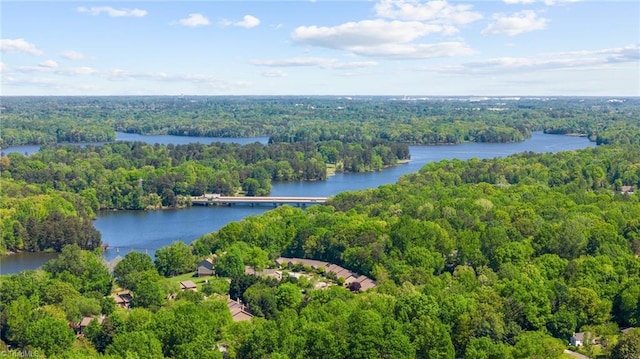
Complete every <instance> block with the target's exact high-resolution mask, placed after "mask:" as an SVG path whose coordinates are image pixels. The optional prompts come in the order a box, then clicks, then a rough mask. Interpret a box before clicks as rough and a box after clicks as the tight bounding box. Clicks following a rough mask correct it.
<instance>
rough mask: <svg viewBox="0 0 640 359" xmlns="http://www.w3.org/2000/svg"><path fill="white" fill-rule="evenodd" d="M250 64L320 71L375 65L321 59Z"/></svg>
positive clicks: (267, 61) (298, 59)
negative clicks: (304, 67) (320, 69)
mask: <svg viewBox="0 0 640 359" xmlns="http://www.w3.org/2000/svg"><path fill="white" fill-rule="evenodd" d="M249 62H250V63H252V64H254V65H258V66H269V67H303V66H308V67H319V68H322V69H354V68H363V67H371V66H375V65H377V63H376V62H374V61H355V62H345V61H340V60H338V59H332V58H321V57H291V58H287V59H280V60H251V61H249Z"/></svg>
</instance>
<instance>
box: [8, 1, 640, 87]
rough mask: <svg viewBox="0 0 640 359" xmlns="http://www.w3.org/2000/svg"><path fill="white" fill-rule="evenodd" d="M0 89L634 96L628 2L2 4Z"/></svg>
mask: <svg viewBox="0 0 640 359" xmlns="http://www.w3.org/2000/svg"><path fill="white" fill-rule="evenodd" d="M0 13H1V23H2V24H1V32H0V34H1V38H2V40H1V50H2V57H1V60H0V61H1V62H0V71H1V73H0V74H1V84H0V85H1V87H0V90H1V94H2V95H132V94H133V95H138V94H139V95H180V94H184V95H408V96H414V95H415V96H417V95H427V96H435V95H461V96H464V95H485V96H492V95H495V96H527V95H531V96H548V95H551V96H560V95H566V96H574V95H588V96H600V95H604V96H640V21H639V17H638V16H639V15H638V14H640V5H639V2H637V1H632V0H622V1H604V0H601V1H576V0H499V1H498V0H495V1H440V0H436V1H424V0H379V1H342V0H331V1H329V0H316V1H308V0H307V1H293V0H287V1H273V0H261V1H251V2H248V1H192V2H177V1H139V2H125V1H111V2H109V1H106V2H97V1H86V2H76V1H60V2H53V1H38V2H35V1H12V0H9V1H2V4H1V11H0Z"/></svg>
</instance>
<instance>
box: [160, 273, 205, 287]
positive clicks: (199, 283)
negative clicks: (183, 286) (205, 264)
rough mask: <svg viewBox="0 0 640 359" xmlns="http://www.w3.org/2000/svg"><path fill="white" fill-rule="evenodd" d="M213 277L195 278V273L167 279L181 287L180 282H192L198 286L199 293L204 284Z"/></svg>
mask: <svg viewBox="0 0 640 359" xmlns="http://www.w3.org/2000/svg"><path fill="white" fill-rule="evenodd" d="M209 278H211V277H194V276H193V272H189V273H185V274H181V275H177V276H175V277H170V278H167V280H168V281H171V282H174V283H176V284H177V285H178V286H180V282H182V281H185V280H190V281H192V282H193V283H195V284H196V285H197V286H198V291H200V290H201V289H202V284H203V283H204V282H205V281H206V280H207V279H209Z"/></svg>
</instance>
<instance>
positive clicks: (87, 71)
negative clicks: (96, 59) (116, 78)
mask: <svg viewBox="0 0 640 359" xmlns="http://www.w3.org/2000/svg"><path fill="white" fill-rule="evenodd" d="M68 73H69V74H72V75H93V74H97V73H98V70H96V69H94V68H91V67H88V66H81V67H74V68H72V69H69V70H68Z"/></svg>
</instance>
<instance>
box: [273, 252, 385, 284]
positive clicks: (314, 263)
mask: <svg viewBox="0 0 640 359" xmlns="http://www.w3.org/2000/svg"><path fill="white" fill-rule="evenodd" d="M276 263H278V265H279V266H280V268H288V269H292V268H293V267H294V266H296V265H301V266H303V267H309V268H311V269H313V270H320V271H323V272H324V273H325V274H329V273H332V274H333V275H335V277H336V278H337V279H342V280H344V285H345V286H346V287H347V288H349V289H351V290H352V291H354V292H364V291H366V290H369V289H371V288H374V287H375V286H376V282H374V281H373V280H372V279H370V278H369V277H367V276H365V275H359V274H357V273H354V272H352V271H350V270H348V269H345V268H343V267H341V266H339V265H337V264H332V263H329V262H323V261H318V260H314V259H304V258H286V257H279V258H278V259H276Z"/></svg>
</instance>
